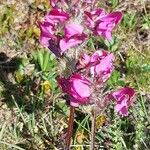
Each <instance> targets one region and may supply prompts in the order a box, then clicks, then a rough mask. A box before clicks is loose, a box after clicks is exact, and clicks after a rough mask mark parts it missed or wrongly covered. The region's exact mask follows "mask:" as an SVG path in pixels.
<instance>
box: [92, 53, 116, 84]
mask: <svg viewBox="0 0 150 150" xmlns="http://www.w3.org/2000/svg"><path fill="white" fill-rule="evenodd" d="M113 60H114V56H113V54H109V53H108V52H106V51H96V52H95V53H94V54H93V55H92V57H91V64H93V65H91V67H90V73H91V74H92V76H96V77H99V78H100V80H102V81H103V82H105V81H106V80H107V79H108V78H109V77H110V75H111V73H112V71H113Z"/></svg>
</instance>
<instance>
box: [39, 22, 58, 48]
mask: <svg viewBox="0 0 150 150" xmlns="http://www.w3.org/2000/svg"><path fill="white" fill-rule="evenodd" d="M39 26H40V30H41V35H40V43H41V45H43V46H45V47H48V46H49V40H50V39H54V38H56V37H55V35H54V31H55V30H54V26H53V25H52V24H51V23H49V22H39Z"/></svg>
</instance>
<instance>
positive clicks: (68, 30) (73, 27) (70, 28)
mask: <svg viewBox="0 0 150 150" xmlns="http://www.w3.org/2000/svg"><path fill="white" fill-rule="evenodd" d="M83 29H84V28H83V26H81V25H79V24H75V23H70V24H68V25H66V26H65V37H66V38H70V37H72V36H75V35H82V33H83Z"/></svg>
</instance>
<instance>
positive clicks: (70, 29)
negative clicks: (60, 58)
mask: <svg viewBox="0 0 150 150" xmlns="http://www.w3.org/2000/svg"><path fill="white" fill-rule="evenodd" d="M83 30H84V28H83V26H81V25H79V24H76V23H70V24H67V25H66V26H65V33H64V34H65V35H64V38H62V39H61V40H60V49H61V50H62V52H65V51H66V50H67V49H69V48H71V47H75V46H77V45H78V44H81V43H82V42H83V41H84V40H85V38H86V34H85V33H83Z"/></svg>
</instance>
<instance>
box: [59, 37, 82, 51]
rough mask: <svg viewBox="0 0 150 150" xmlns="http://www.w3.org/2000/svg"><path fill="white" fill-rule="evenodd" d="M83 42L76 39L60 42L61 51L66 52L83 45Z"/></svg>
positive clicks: (65, 39)
mask: <svg viewBox="0 0 150 150" xmlns="http://www.w3.org/2000/svg"><path fill="white" fill-rule="evenodd" d="M81 43H82V40H79V39H76V38H72V39H67V38H63V39H61V40H60V43H59V45H60V49H61V50H62V52H65V51H66V50H67V49H69V48H71V47H74V46H77V45H78V44H81Z"/></svg>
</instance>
